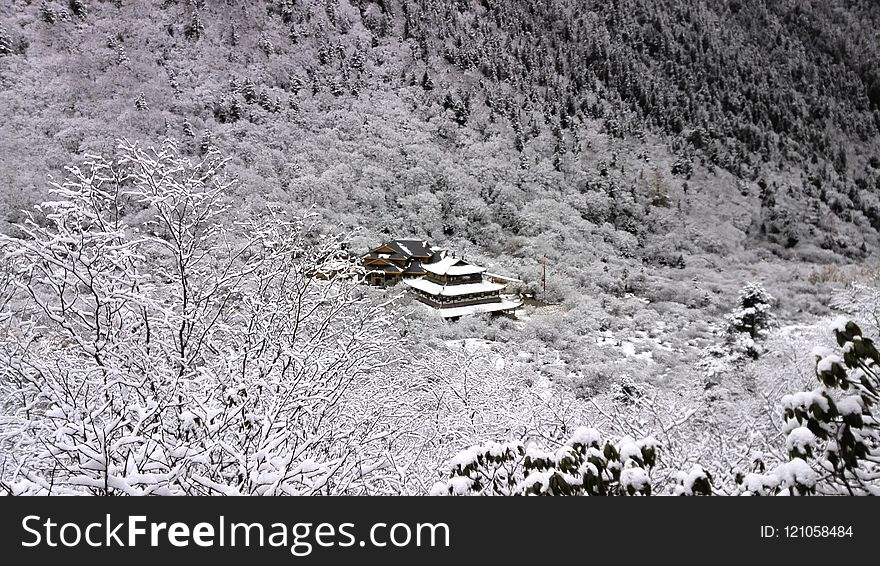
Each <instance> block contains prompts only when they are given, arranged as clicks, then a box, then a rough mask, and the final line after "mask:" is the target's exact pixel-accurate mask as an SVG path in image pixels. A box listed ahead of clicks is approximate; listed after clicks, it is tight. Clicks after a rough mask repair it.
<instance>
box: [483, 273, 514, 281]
mask: <svg viewBox="0 0 880 566" xmlns="http://www.w3.org/2000/svg"><path fill="white" fill-rule="evenodd" d="M486 277H491V278H492V279H499V280H501V281H509V282H511V283H522V279H517V278H516V277H508V276H506V275H499V274H497V273H489V272H486Z"/></svg>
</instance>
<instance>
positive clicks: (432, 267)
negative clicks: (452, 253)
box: [423, 257, 486, 275]
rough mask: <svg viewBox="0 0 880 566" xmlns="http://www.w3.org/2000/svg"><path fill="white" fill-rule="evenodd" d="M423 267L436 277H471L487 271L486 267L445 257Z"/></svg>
mask: <svg viewBox="0 0 880 566" xmlns="http://www.w3.org/2000/svg"><path fill="white" fill-rule="evenodd" d="M423 267H424V268H425V269H427V270H428V271H430V272H431V273H434V274H436V275H471V274H473V273H482V272H484V271H486V268H485V267H480V266H479V265H474V264H472V263H468V262H466V261H465V260H463V259H461V258H457V257H445V258H443V259H441V260H440V261H435V262H434V263H425V264H423Z"/></svg>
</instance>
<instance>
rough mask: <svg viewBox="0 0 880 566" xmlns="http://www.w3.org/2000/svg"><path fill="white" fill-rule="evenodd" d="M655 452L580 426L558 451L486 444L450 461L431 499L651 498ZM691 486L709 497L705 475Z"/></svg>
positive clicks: (645, 444) (645, 443)
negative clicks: (481, 496) (549, 496)
mask: <svg viewBox="0 0 880 566" xmlns="http://www.w3.org/2000/svg"><path fill="white" fill-rule="evenodd" d="M658 447H659V443H658V442H657V441H656V440H654V439H653V438H651V437H648V438H644V439H641V440H635V439H633V438H632V437H629V436H626V437H623V438H621V439H620V440H619V441H618V442H612V441H611V440H605V439H603V438H602V435H601V434H600V433H599V431H597V430H596V429H593V428H587V427H579V428H578V429H577V430H575V432H574V434H573V435H572V436H571V438H570V439H569V440H568V441H567V442H565V444H563V445H562V446H560V447H559V448H557V449H549V450H544V449H541V448H539V447H538V446H537V445H535V444H534V443H532V444H529V445H528V446H526V445H525V444H523V443H522V442H520V441H512V442H504V443H499V442H488V443H486V444H484V445H482V446H473V447H471V448H468V449H467V450H464V451H462V452H461V453H459V454H458V456H456V457H455V458H453V459H452V461H451V462H450V472H449V478H448V479H447V480H445V481H441V482H438V483H437V484H435V485H434V487H433V488H432V490H431V494H432V495H651V493H652V482H651V470H652V469H653V467H654V465H655V464H656V461H657V449H658ZM690 487H691V488H692V489H691V490H690V493H689V494H694V493H696V492H702V491H704V490H708V491H709V492H711V479H710V478H709V477H708V475H705V477H704V478H703V481H702V482H700V481H693V482H690ZM683 494H684V493H683Z"/></svg>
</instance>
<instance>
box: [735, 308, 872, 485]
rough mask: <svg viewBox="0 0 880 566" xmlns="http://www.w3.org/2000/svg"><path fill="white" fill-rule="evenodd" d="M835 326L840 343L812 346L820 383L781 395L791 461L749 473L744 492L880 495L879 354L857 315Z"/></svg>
mask: <svg viewBox="0 0 880 566" xmlns="http://www.w3.org/2000/svg"><path fill="white" fill-rule="evenodd" d="M832 330H833V332H834V335H835V338H836V339H837V344H838V346H839V347H840V349H839V350H838V351H833V350H831V349H828V348H816V349H815V350H814V351H813V353H814V354H815V356H816V376H817V378H818V380H819V386H818V387H816V388H815V389H813V390H811V391H800V392H797V393H793V394H789V395H786V396H784V397H783V398H782V409H783V418H784V419H785V428H784V432H785V433H786V435H787V436H786V441H785V450H786V452H787V453H788V456H789V461H788V462H784V463H782V464H780V465H779V466H777V467H776V468H775V469H773V470H771V471H770V472H769V473H750V474H744V475H742V476H741V477H740V478H739V482H740V485H741V489H742V490H743V491H744V492H745V493H748V494H757V495H761V494H779V493H783V492H787V493H790V494H799V495H805V494H810V493H816V492H817V491H818V492H822V493H824V492H829V493H837V494H848V495H857V494H874V495H878V494H880V423H878V420H877V418H876V416H875V415H874V413H873V412H872V411H873V410H874V407H876V405H877V402H878V400H880V396H878V392H880V353H878V351H877V348H876V347H875V346H874V343H873V341H872V340H871V339H870V338H867V337H865V336H863V335H862V332H861V329H860V328H859V327H858V325H857V324H855V323H854V322H852V321H847V320H846V319H845V318H839V319H837V320H836V321H835V322H834V324H833V325H832ZM810 464H813V465H812V466H811V465H810Z"/></svg>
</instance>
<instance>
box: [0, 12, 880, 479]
mask: <svg viewBox="0 0 880 566" xmlns="http://www.w3.org/2000/svg"><path fill="white" fill-rule="evenodd" d="M878 30H880V7H878V5H877V4H876V2H870V1H865V0H861V1H856V0H838V1H836V2H815V3H805V2H801V1H798V0H765V1H761V2H739V1H736V0H711V1H707V2H702V3H694V2H688V1H686V0H662V1H647V0H614V1H611V2H593V1H577V2H575V1H570V0H550V1H544V0H541V1H537V0H505V1H497V2H493V1H488V0H482V1H477V0H459V1H455V2H439V1H435V0H416V1H410V0H376V1H368V0H357V1H356V0H259V1H254V2H238V1H235V0H226V1H217V2H206V1H204V0H115V1H114V0H106V1H99V0H93V1H85V0H69V1H67V0H65V1H61V0H44V1H41V2H38V1H35V0H11V1H9V2H5V3H3V5H2V6H0V493H4V494H14V495H18V494H27V495H37V494H39V495H45V494H58V495H68V494H83V495H88V494H92V495H99V494H113V495H232V494H245V495H285V494H287V495H324V494H327V495H337V494H361V495H364V494H365V495H398V494H405V495H411V494H412V495H429V494H431V495H447V494H451V495H469V494H479V495H525V494H550V495H658V494H663V495H813V494H816V495H826V494H844V495H863V494H874V495H878V494H880V422H878V420H877V418H876V417H875V414H876V412H877V410H878V409H877V406H878V401H880V369H878V366H880V353H878V350H877V349H876V348H875V346H874V343H873V342H872V340H874V339H877V337H878V336H880V279H878V277H880V264H878V262H877V252H878V245H880V200H878V197H880V74H878V70H880V31H878ZM392 238H411V239H415V240H426V241H430V242H432V243H433V244H436V245H438V246H442V247H444V248H446V249H452V250H456V251H457V252H458V253H460V254H461V255H462V257H466V258H467V259H468V260H470V261H473V262H474V263H476V264H479V265H481V266H486V268H487V269H489V270H490V271H491V272H493V273H498V274H504V275H506V276H509V277H510V278H511V279H510V280H511V281H514V283H513V284H511V285H510V288H511V292H515V293H518V294H520V295H521V297H522V298H523V304H522V306H521V307H519V308H517V309H516V310H515V312H514V313H513V314H512V315H497V316H489V315H474V316H464V317H461V318H459V319H456V320H447V319H444V318H441V317H440V316H438V315H437V312H436V311H435V310H434V309H432V308H430V307H428V306H427V305H425V304H423V303H422V302H419V301H418V300H416V298H415V297H414V296H413V294H412V293H409V292H407V291H406V290H405V287H406V286H405V285H395V286H389V287H377V286H371V285H368V284H366V278H365V269H364V266H363V265H362V264H361V262H360V261H359V258H360V257H361V255H362V254H365V253H366V252H367V251H368V250H370V249H372V248H374V247H375V246H377V245H379V244H381V243H382V242H385V241H388V240H390V239H392Z"/></svg>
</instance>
